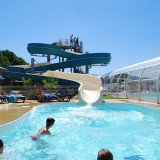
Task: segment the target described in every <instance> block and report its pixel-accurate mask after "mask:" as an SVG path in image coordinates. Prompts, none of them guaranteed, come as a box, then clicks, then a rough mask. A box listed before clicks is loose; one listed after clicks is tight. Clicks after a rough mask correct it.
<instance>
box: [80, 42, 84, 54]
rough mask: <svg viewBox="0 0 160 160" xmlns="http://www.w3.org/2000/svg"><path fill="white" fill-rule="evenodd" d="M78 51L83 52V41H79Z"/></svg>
mask: <svg viewBox="0 0 160 160" xmlns="http://www.w3.org/2000/svg"><path fill="white" fill-rule="evenodd" d="M80 52H82V53H83V42H82V41H80Z"/></svg>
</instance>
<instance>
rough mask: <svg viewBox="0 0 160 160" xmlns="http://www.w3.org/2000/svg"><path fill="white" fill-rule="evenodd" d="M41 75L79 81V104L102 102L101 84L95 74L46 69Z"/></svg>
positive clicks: (98, 103) (99, 103) (97, 103)
mask: <svg viewBox="0 0 160 160" xmlns="http://www.w3.org/2000/svg"><path fill="white" fill-rule="evenodd" d="M43 75H44V76H47V77H55V78H61V79H67V80H71V81H75V82H78V83H80V87H79V89H78V96H79V105H86V104H92V105H101V104H102V84H101V80H100V78H99V77H97V76H93V75H87V74H79V73H66V72H55V71H47V72H45V73H44V74H43Z"/></svg>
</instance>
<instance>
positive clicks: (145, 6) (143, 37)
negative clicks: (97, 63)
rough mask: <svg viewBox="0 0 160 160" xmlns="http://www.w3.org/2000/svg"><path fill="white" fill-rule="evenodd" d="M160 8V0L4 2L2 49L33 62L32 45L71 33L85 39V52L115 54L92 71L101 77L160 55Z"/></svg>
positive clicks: (0, 30)
mask: <svg viewBox="0 0 160 160" xmlns="http://www.w3.org/2000/svg"><path fill="white" fill-rule="evenodd" d="M159 7H160V1H159V0H81V1H77V0H60V1H55V0H10V1H9V0H0V50H5V49H8V50H11V51H13V52H15V53H16V55H17V56H19V57H22V58H24V59H25V60H26V61H27V62H29V63H30V61H31V60H30V59H31V56H30V54H29V53H28V51H27V44H28V43H32V42H33V43H34V42H35V43H38V42H40V43H51V42H54V41H58V40H59V39H66V38H69V37H70V35H71V34H73V35H74V36H78V37H79V38H80V40H82V41H83V43H84V51H88V52H90V53H94V52H108V53H111V56H112V60H111V63H110V64H109V65H108V66H107V67H92V69H91V70H90V73H91V74H98V75H102V74H104V73H106V72H109V71H111V70H114V69H118V68H122V67H125V66H128V65H131V64H135V63H138V62H141V61H145V60H149V59H152V58H155V57H158V56H159V55H160V9H159ZM35 59H36V60H37V61H38V62H43V61H46V59H45V58H36V57H35ZM66 71H67V70H66Z"/></svg>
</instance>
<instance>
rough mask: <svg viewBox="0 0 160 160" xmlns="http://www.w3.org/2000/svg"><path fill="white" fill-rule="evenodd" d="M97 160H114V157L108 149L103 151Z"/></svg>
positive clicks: (99, 153)
mask: <svg viewBox="0 0 160 160" xmlns="http://www.w3.org/2000/svg"><path fill="white" fill-rule="evenodd" d="M97 160H113V155H112V153H111V152H110V151H109V150H108V149H101V150H100V151H99V152H98V156H97Z"/></svg>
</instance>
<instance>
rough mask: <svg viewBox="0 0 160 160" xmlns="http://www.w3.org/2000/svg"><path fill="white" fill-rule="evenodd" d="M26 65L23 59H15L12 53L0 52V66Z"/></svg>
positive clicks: (7, 51)
mask: <svg viewBox="0 0 160 160" xmlns="http://www.w3.org/2000/svg"><path fill="white" fill-rule="evenodd" d="M25 64H28V63H27V62H26V61H25V60H24V59H23V58H20V57H17V56H16V55H15V53H14V52H11V51H9V50H4V51H1V52H0V65H4V66H8V65H25Z"/></svg>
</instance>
